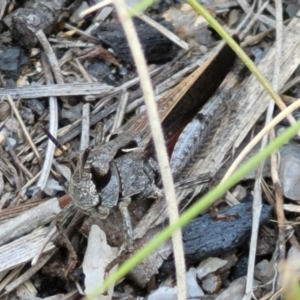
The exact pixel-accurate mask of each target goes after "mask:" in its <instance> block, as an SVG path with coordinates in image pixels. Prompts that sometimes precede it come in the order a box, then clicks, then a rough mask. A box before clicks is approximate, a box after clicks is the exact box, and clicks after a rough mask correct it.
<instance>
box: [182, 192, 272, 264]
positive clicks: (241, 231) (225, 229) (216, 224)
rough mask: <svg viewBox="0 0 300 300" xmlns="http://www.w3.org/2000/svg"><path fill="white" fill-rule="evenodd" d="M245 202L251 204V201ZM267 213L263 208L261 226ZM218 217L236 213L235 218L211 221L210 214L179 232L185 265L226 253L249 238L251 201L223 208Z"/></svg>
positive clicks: (268, 207) (197, 219)
mask: <svg viewBox="0 0 300 300" xmlns="http://www.w3.org/2000/svg"><path fill="white" fill-rule="evenodd" d="M247 198H250V199H249V200H251V198H252V197H247ZM271 210H272V207H271V206H269V205H263V208H262V214H261V218H260V224H261V225H262V224H264V223H266V222H267V221H268V220H269V219H270V213H271ZM219 213H220V214H222V215H223V214H225V215H227V214H230V213H238V215H239V218H234V217H230V219H229V220H227V221H224V220H214V219H212V217H211V215H210V214H205V215H203V216H202V217H199V218H196V219H194V220H193V221H192V222H191V223H189V224H188V225H187V226H186V227H184V228H183V230H182V234H183V242H184V253H185V257H186V259H187V260H188V261H189V262H198V261H200V260H202V259H205V258H207V257H210V256H218V255H220V254H223V253H225V252H228V251H230V250H232V249H234V248H236V247H238V246H240V245H242V244H243V242H244V241H245V240H246V239H247V238H248V237H249V235H250V233H251V226H252V201H246V202H242V203H241V204H238V205H235V206H232V207H227V208H225V209H222V210H220V211H219Z"/></svg>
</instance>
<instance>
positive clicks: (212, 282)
mask: <svg viewBox="0 0 300 300" xmlns="http://www.w3.org/2000/svg"><path fill="white" fill-rule="evenodd" d="M221 285H222V279H221V276H220V275H217V274H208V275H207V276H206V277H204V278H203V280H202V284H201V287H202V288H203V290H204V291H206V292H208V293H209V294H216V293H218V292H219V290H220V288H221Z"/></svg>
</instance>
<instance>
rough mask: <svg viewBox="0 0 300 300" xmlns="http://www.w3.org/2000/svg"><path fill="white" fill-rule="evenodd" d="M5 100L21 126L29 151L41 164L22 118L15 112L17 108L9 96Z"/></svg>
mask: <svg viewBox="0 0 300 300" xmlns="http://www.w3.org/2000/svg"><path fill="white" fill-rule="evenodd" d="M6 98H7V100H8V102H9V104H10V106H11V108H12V110H13V112H14V114H15V116H16V118H17V120H18V121H19V123H20V125H21V128H22V130H23V132H24V135H25V137H26V140H27V142H28V144H29V145H30V147H31V149H32V151H33V153H34V155H35V156H36V158H37V159H38V161H39V163H41V162H42V158H41V156H40V154H39V152H38V151H37V149H36V147H35V144H34V143H33V141H32V139H31V136H30V134H29V133H28V131H27V128H26V126H25V124H24V122H23V119H22V117H21V116H20V114H19V111H18V110H17V108H16V106H15V103H14V101H13V99H12V98H11V96H10V95H6Z"/></svg>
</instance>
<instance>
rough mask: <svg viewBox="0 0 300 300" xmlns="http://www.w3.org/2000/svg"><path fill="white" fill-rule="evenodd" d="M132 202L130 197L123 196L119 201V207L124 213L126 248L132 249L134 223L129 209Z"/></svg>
mask: <svg viewBox="0 0 300 300" xmlns="http://www.w3.org/2000/svg"><path fill="white" fill-rule="evenodd" d="M130 202H131V198H130V197H126V198H122V199H121V201H120V202H119V209H120V212H121V214H122V219H123V227H124V233H125V248H126V250H129V251H130V250H132V248H133V247H132V245H133V230H132V224H131V218H130V215H129V211H128V205H129V204H130Z"/></svg>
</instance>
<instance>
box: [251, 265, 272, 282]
mask: <svg viewBox="0 0 300 300" xmlns="http://www.w3.org/2000/svg"><path fill="white" fill-rule="evenodd" d="M274 274H275V270H274V267H273V265H272V264H270V262H269V261H267V260H266V259H264V260H262V261H261V262H260V263H258V264H257V265H256V266H255V271H254V275H255V277H256V278H257V279H259V280H260V281H261V282H262V283H263V284H266V283H268V282H269V281H271V280H272V279H273V278H274Z"/></svg>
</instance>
